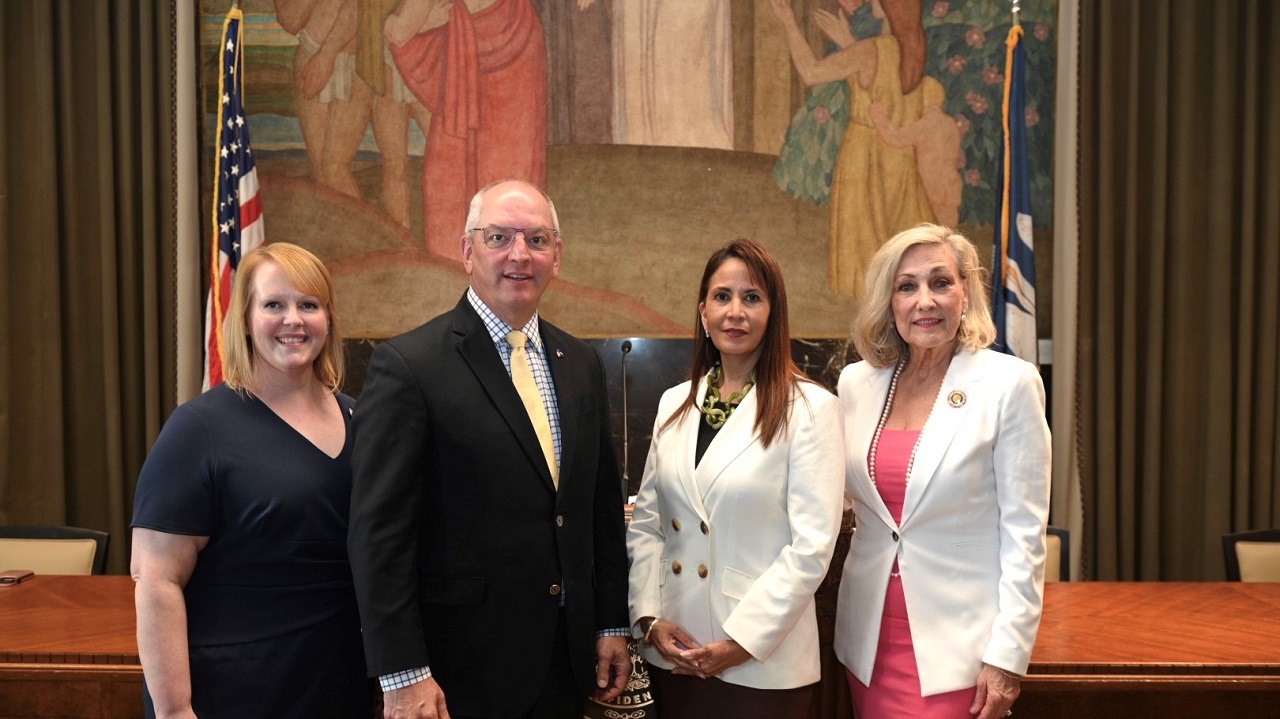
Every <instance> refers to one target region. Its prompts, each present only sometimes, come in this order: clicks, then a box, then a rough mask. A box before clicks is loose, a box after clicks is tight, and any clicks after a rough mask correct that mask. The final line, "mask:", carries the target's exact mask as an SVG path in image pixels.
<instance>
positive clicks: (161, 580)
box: [131, 242, 370, 719]
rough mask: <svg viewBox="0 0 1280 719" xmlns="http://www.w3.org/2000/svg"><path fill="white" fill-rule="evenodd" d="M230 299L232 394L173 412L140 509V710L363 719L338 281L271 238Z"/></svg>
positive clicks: (216, 391)
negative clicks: (337, 313)
mask: <svg viewBox="0 0 1280 719" xmlns="http://www.w3.org/2000/svg"><path fill="white" fill-rule="evenodd" d="M231 295H232V296H231V308H230V310H229V313H228V315H227V323H226V331H225V335H226V337H227V343H226V345H227V346H226V382H225V383H224V384H221V385H219V386H217V387H214V388H213V389H211V390H209V391H208V392H205V393H204V394H202V395H200V396H199V397H196V398H195V399H193V400H191V401H190V402H187V403H186V404H184V405H182V406H181V407H179V408H178V409H177V410H175V411H174V413H173V415H172V416H171V417H170V418H169V420H168V422H166V423H165V425H164V428H163V429H162V430H161V432H160V436H159V438H158V439H157V440H156V443H155V446H154V447H153V448H152V450H151V454H150V455H149V456H148V457H147V461H146V463H145V464H144V465H143V467H142V474H141V476H140V477H139V478H138V488H137V492H136V494H135V496H134V510H133V558H132V566H131V572H132V574H133V579H134V582H136V585H137V586H136V588H135V592H134V597H135V602H136V604H137V612H138V654H139V656H140V658H141V660H142V671H143V678H144V680H145V682H144V705H145V710H146V715H147V716H148V717H155V716H162V717H195V716H199V717H202V719H217V718H218V717H227V718H232V717H234V718H235V719H242V718H244V717H272V718H273V719H275V718H278V717H299V718H300V719H301V718H302V717H308V718H311V717H334V719H338V718H341V719H350V718H351V717H362V716H369V714H370V707H369V699H370V690H369V684H368V682H367V680H366V679H365V671H364V670H365V666H364V652H363V650H362V647H361V642H360V619H359V616H358V615H357V613H356V596H355V589H354V586H353V582H352V579H351V567H350V565H349V564H348V562H347V514H348V510H349V508H350V503H351V433H350V427H351V418H350V415H351V409H352V407H353V406H354V404H355V401H354V400H353V399H351V398H350V397H348V396H346V395H344V394H342V393H341V392H339V391H338V387H339V386H340V385H341V384H342V374H343V356H342V340H341V337H340V336H339V335H338V329H337V318H336V316H335V312H334V299H333V282H332V281H331V280H330V277H329V272H328V270H327V269H325V266H324V265H323V264H322V263H321V262H320V260H319V259H318V258H316V256H315V255H313V254H311V253H310V252H308V251H306V250H304V249H302V248H301V247H298V246H296V245H291V244H288V243H284V242H280V243H275V244H271V245H264V246H262V247H259V248H257V249H254V250H252V251H250V252H249V253H247V254H246V255H245V256H244V259H243V260H241V262H240V267H239V272H238V273H237V274H236V279H235V284H234V286H233V287H232V290H231Z"/></svg>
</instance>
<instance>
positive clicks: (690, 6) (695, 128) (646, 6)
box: [613, 0, 733, 150]
mask: <svg viewBox="0 0 1280 719" xmlns="http://www.w3.org/2000/svg"><path fill="white" fill-rule="evenodd" d="M729 12H730V6H729V0H703V1H702V2H663V0H615V2H614V4H613V53H614V60H613V68H614V73H613V87H614V90H613V92H614V112H613V137H614V141H615V142H617V143H619V144H631V145H667V146H674V147H711V148H719V149H725V150H732V149H733V42H732V36H731V32H730V26H729V19H730V15H729Z"/></svg>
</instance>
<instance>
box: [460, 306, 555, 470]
mask: <svg viewBox="0 0 1280 719" xmlns="http://www.w3.org/2000/svg"><path fill="white" fill-rule="evenodd" d="M452 330H453V332H454V333H455V334H456V335H457V336H458V353H459V354H460V355H462V359H463V361H464V362H466V363H467V366H468V367H470V368H471V371H472V373H474V374H475V376H476V379H477V380H479V382H480V385H481V386H482V387H483V388H484V391H485V394H486V395H487V396H488V399H489V401H490V402H492V403H493V406H494V407H496V408H497V410H498V413H499V414H501V415H502V418H503V419H504V420H505V421H506V423H507V426H508V427H509V428H510V429H511V434H512V435H513V436H515V438H516V441H517V442H518V443H519V444H520V447H521V449H523V450H524V452H525V454H526V455H528V457H529V461H530V464H532V465H533V466H534V468H535V469H536V470H537V472H538V474H539V476H541V477H542V478H543V480H544V482H545V483H546V486H547V489H549V490H552V491H554V488H555V484H554V483H553V482H552V481H551V470H550V469H549V468H548V467H547V462H546V459H545V458H544V457H543V455H542V445H541V444H540V443H539V442H538V435H537V433H536V432H534V430H533V422H532V420H530V419H529V413H528V412H527V411H525V408H524V403H523V402H521V400H520V393H519V392H517V391H516V386H515V385H514V384H512V382H511V375H509V374H507V368H506V367H505V366H504V365H503V363H502V357H501V355H499V354H498V348H497V347H495V346H494V344H493V338H492V337H491V336H490V335H489V331H488V330H487V329H485V326H484V322H482V321H481V320H480V316H479V315H477V314H476V311H475V309H474V308H473V307H472V306H471V303H470V302H468V301H467V298H466V297H465V296H464V297H463V298H462V301H461V302H459V303H458V306H457V307H456V308H454V322H453V326H452ZM495 450H496V448H495Z"/></svg>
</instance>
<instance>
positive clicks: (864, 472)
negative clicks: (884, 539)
mask: <svg viewBox="0 0 1280 719" xmlns="http://www.w3.org/2000/svg"><path fill="white" fill-rule="evenodd" d="M892 379H893V367H887V368H884V369H880V370H877V371H875V372H873V373H871V374H870V375H868V376H867V379H866V382H865V383H864V384H863V386H862V387H861V388H860V389H859V390H858V392H859V394H858V397H859V403H858V406H859V409H858V411H857V412H855V413H854V415H853V418H852V419H853V428H852V429H851V430H850V431H849V434H848V436H847V441H848V442H849V446H850V447H863V448H865V450H866V451H863V452H859V453H858V454H857V455H855V456H852V457H850V459H849V470H848V471H852V472H853V477H854V481H855V482H857V484H858V485H859V487H860V488H861V489H862V494H863V496H864V497H869V498H870V499H869V500H868V502H867V506H868V507H870V508H871V509H872V510H873V511H874V512H875V513H876V515H877V516H879V517H880V518H881V519H883V520H884V522H885V524H888V525H889V526H891V527H892V526H894V524H895V522H894V521H893V515H892V514H890V513H889V507H888V506H886V505H885V503H884V500H883V499H881V498H880V490H878V489H876V486H875V485H874V484H872V483H871V468H870V467H869V466H868V463H867V454H868V453H869V452H870V451H871V440H872V439H874V438H875V434H876V426H878V425H879V424H880V414H881V413H882V412H883V411H884V401H885V399H886V398H887V397H888V396H889V382H890V380H892Z"/></svg>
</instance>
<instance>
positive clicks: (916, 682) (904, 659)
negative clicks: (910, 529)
mask: <svg viewBox="0 0 1280 719" xmlns="http://www.w3.org/2000/svg"><path fill="white" fill-rule="evenodd" d="M894 571H895V572H896V571H897V565H896V564H895V565H894ZM845 674H846V675H847V677H848V680H849V693H850V694H851V695H852V697H853V712H854V715H855V716H856V717H857V718H858V719H916V718H917V717H918V718H919V719H950V718H954V719H971V718H972V716H973V715H972V714H970V713H969V707H970V706H971V705H972V704H973V698H974V696H976V693H977V687H976V686H975V687H971V688H969V689H958V690H956V691H953V692H947V693H945V694H934V695H933V696H928V697H922V696H920V673H919V671H918V670H917V668H916V652H915V648H914V647H913V646H912V644H911V623H910V622H909V621H908V620H907V599H906V597H905V595H903V593H902V579H901V578H900V577H890V578H889V589H888V591H887V592H886V593H885V598H884V615H883V617H882V618H881V620H880V645H879V647H878V649H877V650H876V664H875V667H874V668H873V669H872V671H871V686H866V685H865V684H863V683H862V682H861V681H859V680H858V679H857V677H855V676H853V673H852V672H850V671H848V670H846V671H845Z"/></svg>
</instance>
